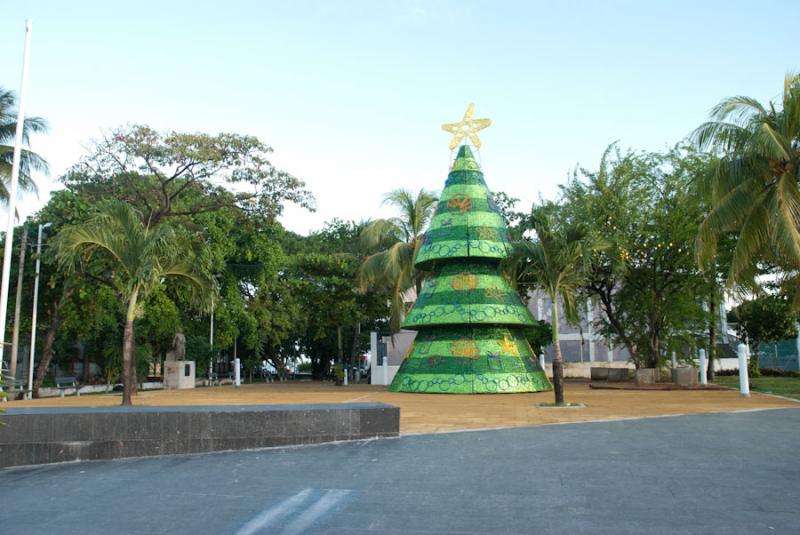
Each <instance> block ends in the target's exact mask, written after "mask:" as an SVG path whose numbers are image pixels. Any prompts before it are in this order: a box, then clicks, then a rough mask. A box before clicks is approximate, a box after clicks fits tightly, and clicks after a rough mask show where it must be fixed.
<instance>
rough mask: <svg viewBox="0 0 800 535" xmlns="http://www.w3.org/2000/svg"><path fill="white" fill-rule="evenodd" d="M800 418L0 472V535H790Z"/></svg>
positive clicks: (483, 435) (799, 472) (413, 439)
mask: <svg viewBox="0 0 800 535" xmlns="http://www.w3.org/2000/svg"><path fill="white" fill-rule="evenodd" d="M798 453H800V409H786V410H769V411H759V412H749V413H738V414H715V415H699V416H677V417H667V418H652V419H644V420H627V421H618V422H608V423H587V424H567V425H553V426H545V427H535V428H518V429H509V430H495V431H477V432H467V433H452V434H440V435H419V436H409V437H403V438H400V439H393V440H382V441H369V442H357V443H347V444H331V445H323V446H311V447H302V448H286V449H277V450H262V451H248V452H235V453H221V454H209V455H198V456H179V457H161V458H149V459H138V460H122V461H103V462H90V463H76V464H61V465H50V466H43V467H38V468H16V469H7V470H4V471H0V532H3V533H26V534H34V533H48V534H50V533H56V534H65V533H89V534H95V533H104V534H105V533H170V534H173V533H175V534H178V533H188V534H193V535H197V534H201V533H239V534H250V533H269V534H296V533H331V534H333V533H336V534H366V533H380V534H399V533H404V534H405V533H412V534H413V533H425V534H430V533H437V534H438V533H481V534H484V533H491V534H495V533H537V534H538V533H569V534H577V533H593V534H594V533H609V534H612V533H613V534H621V533H636V534H641V533H670V534H674V533H714V534H719V533H748V534H749V533H800V464H799V463H798Z"/></svg>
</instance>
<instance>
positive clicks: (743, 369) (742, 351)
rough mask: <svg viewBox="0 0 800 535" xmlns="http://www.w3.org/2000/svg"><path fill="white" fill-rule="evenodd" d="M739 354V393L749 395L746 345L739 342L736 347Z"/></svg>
mask: <svg viewBox="0 0 800 535" xmlns="http://www.w3.org/2000/svg"><path fill="white" fill-rule="evenodd" d="M736 349H737V351H736V352H737V353H738V354H739V393H740V394H741V395H742V396H744V397H748V398H749V397H750V378H749V377H748V375H747V347H745V345H744V344H739V347H737V348H736Z"/></svg>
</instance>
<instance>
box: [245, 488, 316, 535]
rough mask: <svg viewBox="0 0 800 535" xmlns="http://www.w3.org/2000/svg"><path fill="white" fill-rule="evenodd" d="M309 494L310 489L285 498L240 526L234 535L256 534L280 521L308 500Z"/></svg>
mask: <svg viewBox="0 0 800 535" xmlns="http://www.w3.org/2000/svg"><path fill="white" fill-rule="evenodd" d="M311 492H312V489H304V490H301V491H300V492H298V493H297V494H295V495H294V496H292V497H291V498H287V499H285V500H283V501H282V502H280V503H279V504H277V505H275V506H273V507H270V508H269V509H267V510H266V511H263V512H261V513H260V514H259V515H258V516H256V517H254V518H253V519H252V520H250V522H248V523H247V524H245V525H244V526H242V527H241V528H240V529H239V531H237V532H236V535H252V534H254V533H258V532H259V531H261V530H262V529H264V528H265V527H267V526H268V525H269V524H272V523H273V522H276V521H278V520H281V519H282V518H283V517H285V516H287V515H289V514H291V513H293V512H294V511H295V510H296V509H297V508H298V507H300V506H301V505H303V502H305V501H306V500H307V499H308V497H309V496H310V495H311Z"/></svg>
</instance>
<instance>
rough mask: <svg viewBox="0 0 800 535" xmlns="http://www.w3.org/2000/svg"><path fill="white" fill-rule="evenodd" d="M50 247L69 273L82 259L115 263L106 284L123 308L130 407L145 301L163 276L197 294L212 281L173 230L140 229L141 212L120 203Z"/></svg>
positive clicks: (125, 380) (126, 394)
mask: <svg viewBox="0 0 800 535" xmlns="http://www.w3.org/2000/svg"><path fill="white" fill-rule="evenodd" d="M53 247H54V250H55V254H56V258H57V260H58V262H59V264H60V266H61V267H62V268H64V269H67V270H72V269H74V266H75V265H76V263H77V262H78V261H79V260H80V259H81V257H82V256H84V255H85V256H86V257H91V256H93V255H95V254H102V255H103V256H104V257H105V258H106V259H107V260H109V261H110V262H111V263H112V264H113V265H114V268H113V269H112V270H111V274H110V275H109V282H110V284H111V285H112V287H113V288H114V289H115V290H116V291H117V294H118V296H119V297H120V300H121V301H122V304H123V305H124V307H125V330H124V334H123V342H122V368H123V371H122V377H123V384H124V393H123V397H122V404H123V405H130V404H131V398H132V396H133V393H134V390H135V377H136V372H135V359H134V320H135V319H136V318H137V317H138V316H141V314H142V312H143V305H144V303H145V302H146V301H147V298H148V297H149V296H150V294H151V293H152V292H153V291H154V290H155V289H156V288H157V287H158V286H160V285H161V284H163V283H164V279H166V278H167V277H176V278H179V279H182V280H184V281H186V282H188V284H189V286H190V287H191V288H192V290H194V291H195V292H198V291H201V290H209V289H210V288H211V286H212V283H211V278H210V276H209V275H208V273H206V272H205V271H204V270H203V269H202V267H200V263H199V262H198V259H197V257H196V255H195V253H194V249H193V247H192V244H191V243H189V242H188V241H187V240H186V239H185V238H184V237H183V236H180V235H179V234H178V233H177V232H176V231H175V229H174V228H172V227H171V226H169V225H167V224H162V225H159V226H157V227H155V228H148V227H146V226H144V225H143V224H142V222H141V219H140V217H139V214H137V213H136V211H135V210H134V209H133V208H132V207H131V206H130V205H129V204H127V203H124V202H121V201H112V202H108V203H104V204H102V205H100V206H99V208H98V211H97V213H96V214H95V215H94V216H93V217H92V218H91V219H89V220H88V221H87V222H85V223H82V224H77V225H71V226H67V227H64V228H63V229H62V230H61V232H59V233H58V235H57V236H56V237H55V238H54V241H53ZM209 293H210V292H209ZM195 295H197V293H196V294H195Z"/></svg>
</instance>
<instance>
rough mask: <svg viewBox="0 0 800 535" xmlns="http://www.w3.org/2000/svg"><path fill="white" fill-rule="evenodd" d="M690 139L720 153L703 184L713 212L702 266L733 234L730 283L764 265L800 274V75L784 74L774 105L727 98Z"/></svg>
mask: <svg viewBox="0 0 800 535" xmlns="http://www.w3.org/2000/svg"><path fill="white" fill-rule="evenodd" d="M692 138H693V139H694V141H695V142H696V143H697V145H698V146H699V147H700V148H701V149H713V150H715V151H718V152H719V153H720V158H719V159H718V160H717V161H715V162H714V164H713V165H712V169H711V172H710V173H709V176H708V178H707V179H706V180H705V181H704V182H705V183H704V184H703V186H704V188H705V189H706V191H707V193H708V196H709V198H710V199H711V209H710V211H709V213H708V215H707V216H706V218H705V220H704V221H703V222H702V224H701V225H700V229H699V231H698V234H697V240H696V246H697V256H698V261H699V262H700V264H701V265H706V264H708V263H709V262H710V261H711V260H712V259H713V258H714V256H715V253H716V248H717V241H718V240H719V239H720V237H722V236H723V235H726V234H729V233H736V234H738V238H737V241H736V246H735V249H734V252H733V257H732V261H731V267H730V271H729V275H728V282H729V283H736V282H739V280H740V279H744V278H745V276H749V275H752V274H753V273H754V272H755V269H756V263H757V262H758V261H759V260H765V261H768V262H771V263H774V264H776V265H778V266H780V267H781V268H783V269H784V270H785V271H787V272H795V271H797V270H798V269H800V75H796V74H788V75H786V78H785V81H784V86H783V97H782V101H781V102H780V103H779V104H778V105H777V106H776V105H775V103H773V102H769V103H768V104H767V105H766V106H764V105H762V104H761V103H760V102H758V101H757V100H755V99H753V98H750V97H743V96H737V97H731V98H727V99H725V100H723V101H722V102H720V103H719V104H718V105H717V106H715V107H714V108H713V109H712V111H711V120H710V121H708V122H706V123H704V124H702V125H701V126H700V127H698V128H697V129H696V130H695V131H694V132H693V133H692ZM795 303H796V305H797V306H798V307H800V293H798V294H797V298H796V300H795Z"/></svg>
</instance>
